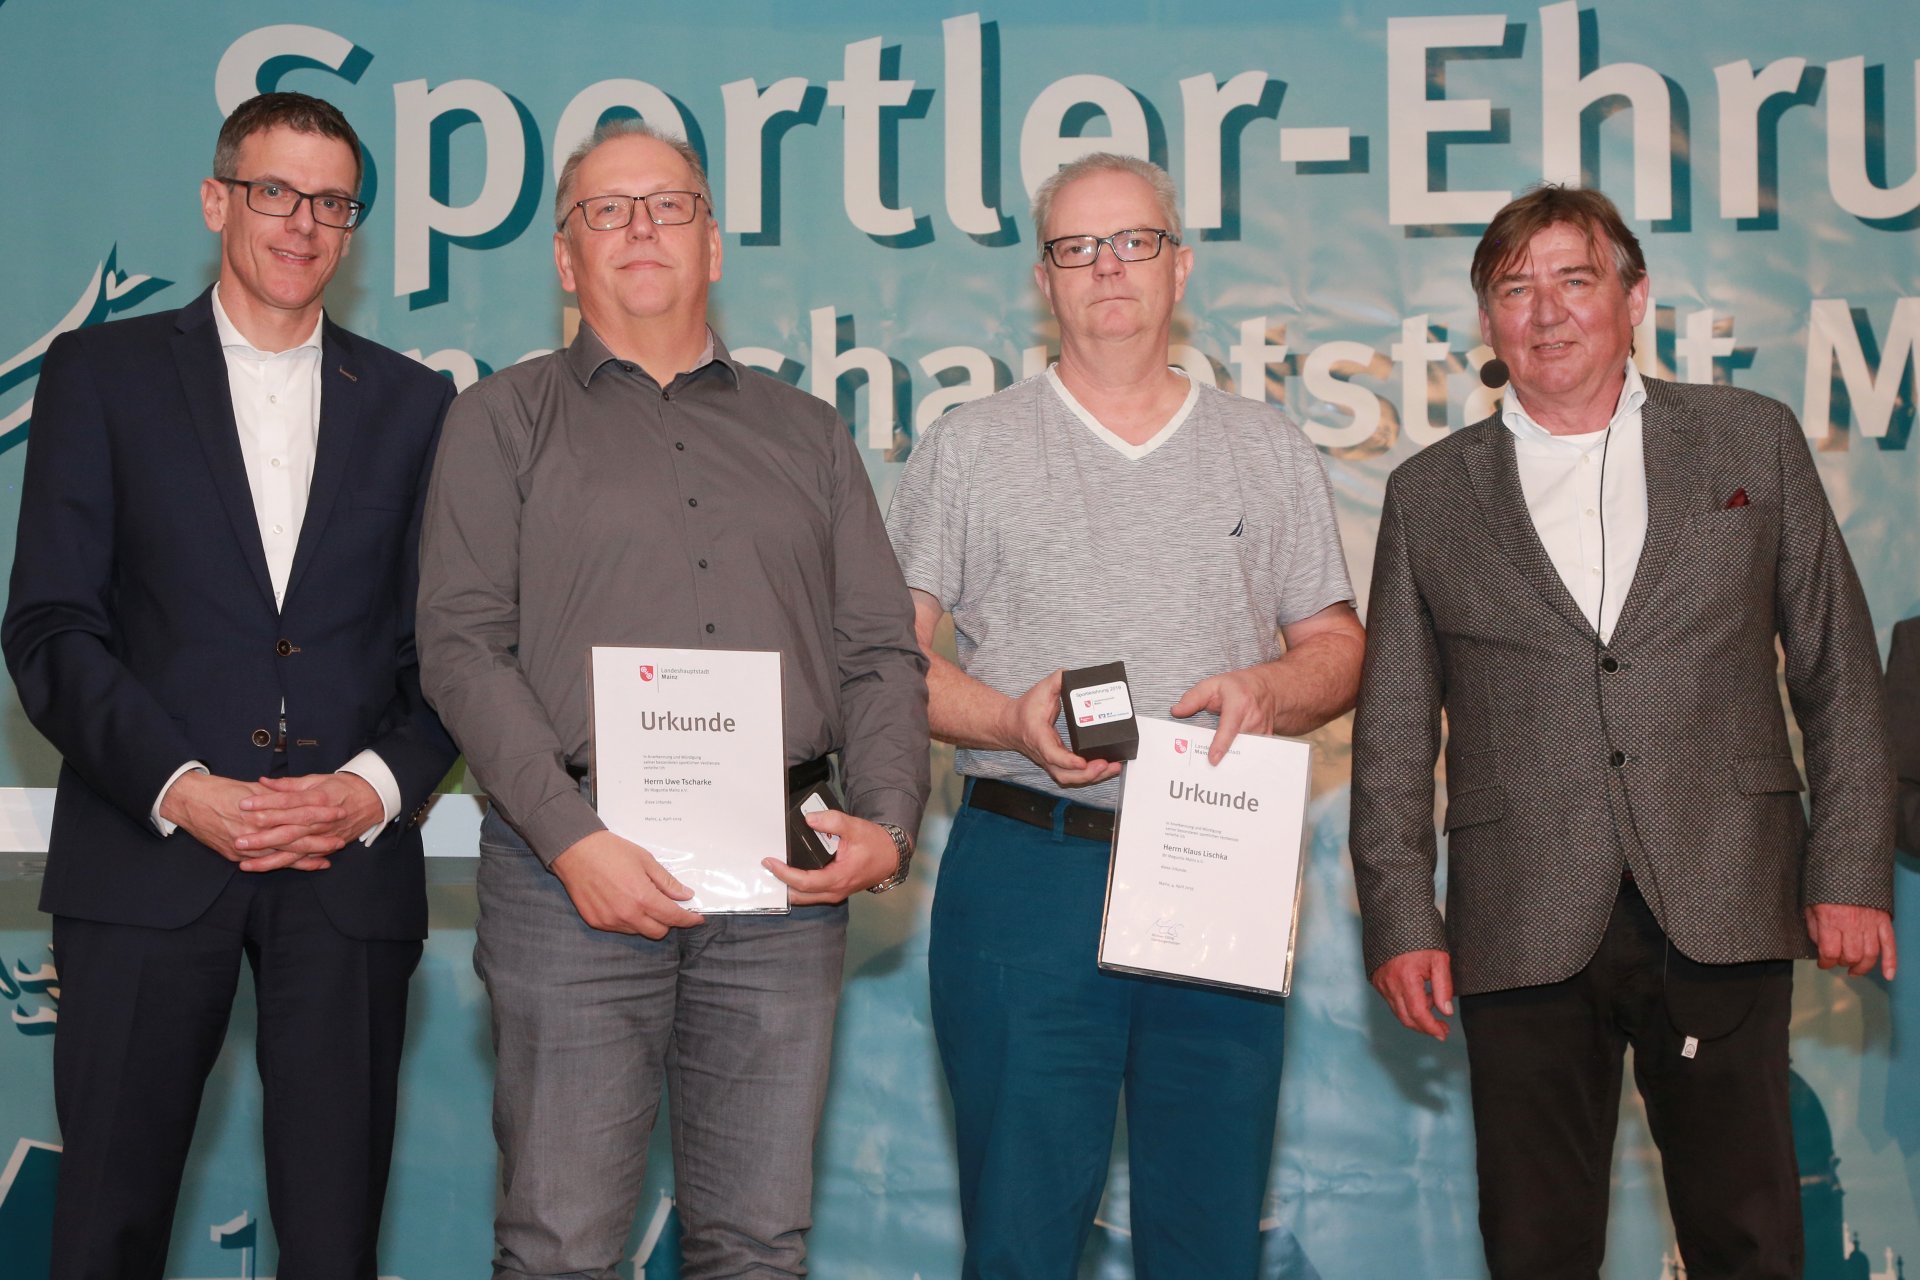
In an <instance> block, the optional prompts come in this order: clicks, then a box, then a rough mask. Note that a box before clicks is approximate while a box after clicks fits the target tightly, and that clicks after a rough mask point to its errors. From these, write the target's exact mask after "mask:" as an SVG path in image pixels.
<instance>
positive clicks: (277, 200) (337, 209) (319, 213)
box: [220, 178, 367, 231]
mask: <svg viewBox="0 0 1920 1280" xmlns="http://www.w3.org/2000/svg"><path fill="white" fill-rule="evenodd" d="M220 181H222V182H224V183H226V184H227V185H228V186H230V187H245V188H246V189H247V208H249V209H251V210H253V211H254V212H255V213H264V214H266V215H267V216H268V217H269V218H291V217H292V216H293V213H294V210H296V209H298V208H299V207H300V202H301V201H302V200H305V201H307V202H308V207H309V208H310V209H312V210H313V220H314V221H315V222H317V223H319V224H320V225H321V226H323V227H334V228H337V229H339V230H341V231H351V230H353V229H354V228H355V227H357V226H359V225H360V215H361V214H363V213H365V212H366V211H367V204H366V201H364V200H349V199H347V197H345V196H339V195H331V194H322V195H315V194H314V193H313V192H311V191H295V190H294V189H293V188H292V187H290V186H288V185H287V184H286V183H284V182H249V181H248V180H247V179H245V178H222V179H220Z"/></svg>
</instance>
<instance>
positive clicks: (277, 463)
mask: <svg viewBox="0 0 1920 1280" xmlns="http://www.w3.org/2000/svg"><path fill="white" fill-rule="evenodd" d="M272 461H273V465H274V466H276V467H277V466H279V465H280V459H278V458H275V459H273V460H272Z"/></svg>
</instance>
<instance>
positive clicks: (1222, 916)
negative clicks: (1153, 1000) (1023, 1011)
mask: <svg viewBox="0 0 1920 1280" xmlns="http://www.w3.org/2000/svg"><path fill="white" fill-rule="evenodd" d="M1212 744H1213V730H1211V729H1204V728H1200V727H1198V726H1195V725H1188V724H1177V723H1174V722H1172V721H1168V720H1156V719H1152V718H1150V717H1147V716H1141V717H1140V751H1139V754H1138V755H1136V756H1135V757H1134V759H1133V762H1132V763H1131V764H1129V765H1128V766H1127V772H1126V780H1125V782H1124V784H1123V790H1122V792H1121V797H1120V814H1119V822H1118V825H1117V827H1116V829H1115V831H1114V837H1113V858H1112V862H1111V864H1110V866H1109V868H1108V872H1107V911H1106V918H1105V921H1104V923H1103V924H1102V926H1101V930H1100V967H1101V968H1103V969H1117V970H1120V971H1123V972H1126V973H1144V974H1152V975H1154V976H1156V977H1163V978H1176V979H1180V980H1182V981H1187V982H1197V983H1204V984H1206V985H1209V986H1217V987H1232V988H1236V989H1238V990H1243V991H1260V992H1266V993H1269V994H1274V995H1285V994H1287V990H1288V988H1289V986H1290V985H1291V984H1292V981H1293V940H1294V934H1295V931H1296V929H1297V927H1298V925H1299V920H1300V881H1301V873H1302V871H1303V869H1304V867H1305V862H1306V858H1305V853H1306V832H1307V823H1306V817H1307V796H1308V789H1309V786H1310V784H1311V782H1312V773H1311V768H1312V762H1313V748H1312V747H1310V746H1309V745H1308V744H1306V743H1304V742H1300V741H1297V740H1296V739H1293V738H1269V737H1265V736H1262V735H1258V734H1249V733H1243V734H1241V735H1239V736H1238V737H1236V738H1235V739H1234V740H1233V746H1232V747H1230V748H1228V751H1227V755H1226V758H1225V759H1223V760H1221V761H1220V763H1219V764H1218V765H1211V764H1208V763H1207V749H1208V748H1209V747H1210V746H1212Z"/></svg>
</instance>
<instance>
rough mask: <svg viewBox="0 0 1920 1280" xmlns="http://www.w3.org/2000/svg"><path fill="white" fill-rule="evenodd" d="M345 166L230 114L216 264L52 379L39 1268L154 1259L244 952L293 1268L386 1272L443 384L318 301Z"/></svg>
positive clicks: (29, 699) (430, 771)
mask: <svg viewBox="0 0 1920 1280" xmlns="http://www.w3.org/2000/svg"><path fill="white" fill-rule="evenodd" d="M360 156H361V152H360V142H359V139H358V138H357V137H356V136H355V134H354V132H353V129H352V127H351V126H349V125H348V124H347V122H346V120H345V118H344V117H342V116H341V114H340V113H339V111H337V110H336V109H335V108H334V107H332V106H331V105H329V104H328V103H325V102H322V101H320V100H318V99H315V98H309V97H306V96H305V95H303V94H291V93H271V94H263V95H261V96H259V97H256V98H253V99H251V100H250V101H248V102H246V103H243V104H242V105H241V106H240V107H239V108H238V109H236V110H235V111H234V113H233V115H232V116H231V117H229V118H228V120H227V122H226V124H225V126H224V127H223V128H222V129H221V132H220V139H219V143H218V146H217V148H216V150H215V152H214V167H213V171H214V176H213V177H211V178H208V179H206V180H205V181H204V182H203V183H202V184H201V189H200V199H201V207H202V212H203V214H204V216H205V218H206V223H207V227H208V229H209V230H211V231H213V232H214V233H215V234H217V235H218V236H219V237H220V273H219V280H218V282H217V283H216V284H215V285H214V287H213V288H211V289H209V290H208V291H207V292H206V293H204V294H202V295H201V296H200V297H198V298H196V299H195V300H194V301H193V302H192V303H190V304H189V305H188V306H186V307H184V308H182V309H181V310H179V311H175V312H167V313H163V314H160V315H153V316H145V317H141V318H138V319H132V320H125V321H121V322H118V323H115V324H108V325H102V326H99V327H97V328H89V329H83V330H80V331H77V332H73V333H68V334H65V335H63V336H62V337H61V338H59V339H58V340H56V341H55V342H54V344H53V345H52V347H51V348H49V350H48V352H47V356H46V360H45V363H44V365H43V366H42V372H41V376H40V385H39V390H38V393H37V395H36V397H35V403H34V418H33V437H32V442H31V445H30V446H29V450H28V456H27V466H26V477H25V480H24V482H23V485H22V490H21V500H20V534H19V540H18V548H19V549H18V551H17V553H16V555H15V559H14V565H13V579H12V588H11V593H10V597H9V599H8V602H7V610H6V619H5V624H4V628H0V644H3V645H4V648H5V651H6V658H7V667H8V669H9V671H10V672H11V673H12V675H13V679H14V682H15V684H16V686H17V687H18V690H19V694H20V700H21V703H22V705H23V706H24V707H25V708H26V712H27V715H28V717H29V719H31V720H32V721H33V724H34V726H35V727H36V728H38V729H39V730H40V731H41V732H42V733H44V734H45V735H46V736H47V738H48V740H49V741H51V742H52V743H53V745H54V746H55V747H56V748H58V749H59V751H60V754H61V755H62V757H63V758H64V764H63V765H62V767H61V770H60V784H59V791H58V798H57V800H56V802H55V807H54V817H53V832H52V836H51V838H50V841H49V848H48V860H47V873H46V883H45V888H44V890H43V892H42V895H41V899H40V905H41V907H42V909H44V910H46V911H48V912H50V913H52V915H53V917H54V921H53V940H54V955H55V961H56V963H57V964H58V965H59V969H60V985H61V1007H60V1033H59V1037H58V1039H57V1041H56V1043H55V1050H54V1089H55V1098H56V1102H57V1106H58V1110H59V1118H60V1127H61V1132H62V1135H63V1139H64V1142H65V1151H64V1154H63V1156H62V1159H61V1168H60V1183H59V1193H58V1201H57V1205H56V1209H55V1214H54V1249H53V1255H54V1266H53V1274H54V1276H55V1277H56V1278H59V1280H77V1278H79V1277H114V1278H115V1280H131V1278H135V1277H155V1278H156V1280H157V1277H159V1276H160V1275H161V1272H162V1269H163V1268H164V1266H165V1264H166V1255H167V1243H168V1237H169V1234H170V1230H171V1226H172V1220H173V1213H174V1205H175V1201H176V1199H177V1198H178V1194H179V1187H180V1180H181V1170H182V1166H183V1165H184V1163H185V1160H186V1155H187V1149H188V1145H189V1143H190V1141H191V1139H192V1136H193V1127H194V1120H195V1117H196V1115H197V1113H198V1110H199V1105H200V1095H201V1090H202V1087H203V1085H204V1083H205V1080H206V1076H207V1073H208V1071H209V1070H210V1069H211V1067H212V1065H213V1062H214V1060H215V1059H216V1057H217V1056H218V1054H219V1051H220V1045H221V1041H222V1040H223V1039H224V1037H225V1033H226V1026H227V1018H228V1014H229V1011H230V1009H231V1006H232V1003H233V995H234V990H235V986H236V983H237V980H238V976H239V962H240V957H241V955H242V954H243V953H244V954H245V956H246V957H247V960H248V961H249V963H250V964H251V965H252V968H253V976H254V986H255V991H256V996H257V1004H258V1021H259V1038H258V1047H257V1056H258V1061H259V1069H260V1076H261V1082H262V1086H263V1091H264V1095H265V1125H264V1127H265V1141H266V1174H267V1179H266V1180H267V1197H268V1204H269V1208H270V1210H271V1213H272V1217H273V1223H274V1227H275V1231H276V1233H277V1235H278V1238H279V1243H280V1249H281V1256H280V1260H279V1267H278V1272H279V1275H280V1277H281V1280H307V1278H310V1277H356V1278H361V1277H364V1278H366V1280H371V1278H372V1277H373V1276H374V1275H375V1265H374V1250H375V1245H376V1242H377V1240H378V1236H379V1226H380V1212H381V1205H382V1202H383V1200H384V1198H385V1192H386V1178H387V1164H388V1157H389V1154H390V1152H391V1149H392V1143H393V1127H394V1098H395V1089H396V1080H397V1076H398V1069H399V1060H400V1043H401V1037H402V1032H403V1029H404V1026H405V1022H406V990H407V982H408V979H409V978H410V976H411V975H412V972H413V969H414V966H415V965H416V964H417V963H418V961H419V957H420V949H421V939H422V938H423V937H424V936H425V934H426V924H427V912H426V895H425V888H424V872H423V864H422V861H421V847H420V835H419V831H418V829H417V827H418V819H419V816H420V814H421V813H422V812H423V811H424V804H425V801H426V800H427V798H428V796H429V794H430V793H431V791H432V789H433V787H434V785H435V784H436V783H437V782H438V781H439V780H440V779H441V777H442V776H443V775H444V774H445V772H446V770H447V768H448V766H449V765H450V764H451V763H452V760H453V756H454V749H453V745H452V743H451V742H450V740H449V739H448V737H447V735H446V733H445V731H444V730H443V729H442V728H441V726H440V723H439V721H438V720H437V719H436V718H435V717H434V714H433V712H432V710H431V709H430V708H429V707H428V706H427V704H426V703H425V701H424V700H422V698H421V696H420V686H419V679H418V673H417V670H416V664H415V659H414V646H413V601H414V594H415V580H416V576H417V572H418V564H417V554H416V548H417V544H418V541H419V520H420V511H421V505H422V501H423V499H424V497H425V494H426V488H427V473H428V467H429V460H430V459H431V458H432V456H433V449H434V444H435V441H436V438H437V436H438V433H439V427H440V421H441V418H442V417H443V415H444V414H445V412H446V407H447V403H448V401H449V400H450V399H451V398H452V394H453V388H452V386H451V384H449V383H448V382H446V381H445V380H444V379H442V378H439V377H438V376H436V375H435V374H433V373H432V372H431V371H429V370H427V369H425V368H423V367H421V366H420V365H417V364H414V363H413V362H411V361H408V360H406V359H405V358H404V357H401V356H399V355H397V354H395V353H394V352H392V351H389V350H387V349H386V348H384V347H380V346H377V345H375V344H373V343H371V342H368V341H366V340H365V339H362V338H357V337H355V336H354V335H352V334H350V333H348V332H346V331H345V330H343V329H341V328H339V327H338V326H336V325H334V324H333V323H332V322H331V321H329V320H327V319H326V317H325V316H324V314H323V312H322V302H321V298H322V293H323V291H324V290H325V288H326V286H327V282H328V281H329V280H330V279H332V277H333V274H334V272H335V270H337V269H338V267H339V265H340V262H341V259H343V258H344V257H345V256H346V253H347V248H348V245H349V243H350V241H351V238H352V235H353V228H354V226H355V225H356V224H357V222H358V221H359V217H360V214H361V213H362V212H363V210H364V206H363V205H362V204H361V203H360V202H359V201H357V200H356V199H355V198H354V197H355V195H356V194H357V192H358V189H359V183H360V176H361V159H360Z"/></svg>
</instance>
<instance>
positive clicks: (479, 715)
mask: <svg viewBox="0 0 1920 1280" xmlns="http://www.w3.org/2000/svg"><path fill="white" fill-rule="evenodd" d="M418 643H419V649H420V676H421V684H422V686H423V687H424V688H425V690H426V694H427V697H428V699H429V700H430V701H431V702H432V703H433V705H434V707H435V708H436V709H437V710H438V711H439V712H440V716H441V718H442V719H443V720H444V721H445V722H446V725H447V728H448V729H449V730H451V731H452V733H453V736H454V738H455V740H456V741H458V742H459V744H460V747H461V750H463V751H464V752H465V753H466V757H467V763H468V764H469V766H470V767H471V768H472V770H473V773H474V776H475V777H476V778H478V779H479V781H480V784H481V785H482V786H483V787H485V788H486V790H487V792H488V794H489V795H490V796H492V798H493V800H494V802H495V803H497V804H498V805H499V806H500V807H501V809H502V811H503V812H504V814H505V815H506V817H507V819H508V821H510V822H511V823H512V824H513V826H514V828H515V830H517V831H519V832H520V834H521V835H522V836H523V837H525V839H526V840H527V843H528V844H530V845H531V846H532V847H533V849H534V852H535V853H537V854H538V855H539V856H540V858H541V859H542V860H543V861H546V862H552V861H553V859H554V858H556V857H558V856H559V855H560V853H561V852H562V851H564V850H565V849H566V848H567V847H568V846H569V845H571V844H573V843H574V842H575V841H577V840H579V839H581V838H583V837H585V836H587V835H590V834H592V833H593V832H595V831H598V830H600V829H602V827H603V825H604V824H602V823H601V821H600V819H599V816H598V815H597V814H595V813H594V811H593V809H592V808H591V806H589V804H588V803H587V801H586V800H585V799H584V798H583V797H582V796H581V794H580V790H579V787H578V785H577V784H576V783H575V782H574V780H573V779H572V778H571V777H569V776H568V773H567V767H568V766H569V765H574V766H580V765H585V764H587V763H588V762H589V758H590V756H591V752H592V744H591V733H590V718H589V699H588V693H587V654H588V649H589V648H590V647H591V646H593V645H597V644H604V645H636V644H646V645H665V646H674V647H679V648H689V649H698V648H708V649H778V650H779V651H780V652H781V654H782V655H783V658H784V661H783V672H784V683H785V711H786V759H787V763H788V764H789V765H792V764H797V763H800V762H802V761H805V760H809V759H812V758H813V757H816V756H822V755H826V754H827V753H829V752H831V751H836V750H837V751H841V752H842V758H841V763H842V766H843V769H842V772H843V774H844V781H845V784H846V792H847V806H848V808H849V809H850V810H852V811H853V812H854V813H856V814H858V815H859V816H861V817H864V818H868V819H871V820H873V821H879V822H891V823H895V824H897V825H899V826H901V827H903V828H905V829H906V830H908V831H909V832H911V831H913V830H914V829H915V828H916V827H917V826H918V824H919V821H920V813H921V808H922V806H924V804H925V803H926V799H927V790H928V769H927V687H926V669H927V664H926V658H925V656H924V655H923V654H922V653H921V652H920V646H919V644H918V643H917V642H916V641H915V639H914V632H913V605H912V601H911V599H910V598H909V596H908V595H907V589H906V585H905V583H904V582H903V581H902V580H901V577H900V569H899V566H898V565H897V564H896V563H895V562H894V558H893V551H892V549H891V548H890V547H889V545H888V542H887V535H886V530H885V527H884V526H883V525H882V523H881V520H880V511H879V508H878V506H877V504H876V503H875V502H874V497H873V489H872V487H871V486H870V485H869V484H868V482H867V476H866V471H865V469H864V468H863V467H862V465H861V462H860V455H859V452H858V450H857V449H856V448H855V447H854V444H853V440H852V438H851V436H850V435H849V433H848V431H847V427H846V424H845V423H844V422H842V421H841V420H840V416H839V415H838V414H837V413H835V412H834V410H833V408H832V406H830V405H828V404H826V403H825V402H823V401H821V400H818V399H816V398H814V397H812V396H809V395H807V394H805V393H803V392H801V391H798V390H796V389H794V388H792V387H790V386H788V385H787V384H786V383H784V382H781V381H779V380H777V379H775V378H770V377H768V376H767V375H765V374H763V373H760V372H757V371H755V370H753V369H750V368H747V367H745V366H742V365H739V364H736V363H735V362H734V361H733V360H732V359H731V358H730V357H729V356H728V355H727V352H726V349H725V348H724V347H723V346H720V345H719V344H718V341H717V340H716V341H715V345H714V349H713V359H712V360H710V361H708V362H706V363H704V364H702V365H701V366H700V367H699V368H697V369H695V370H693V371H692V372H690V373H683V374H681V375H679V376H678V377H676V378H674V379H673V381H672V382H671V383H670V384H668V386H667V387H666V388H665V389H664V390H663V389H662V388H661V387H660V385H659V384H658V383H656V382H655V381H654V380H653V379H652V378H651V377H649V376H648V375H647V374H646V372H645V371H644V370H642V369H641V368H640V366H639V365H637V364H631V363H628V362H625V361H622V360H620V359H619V358H617V357H616V356H614V355H613V354H612V352H610V351H608V350H607V347H606V345H605V344H604V343H603V342H601V340H600V339H599V337H598V336H596V335H595V334H594V332H593V331H592V329H591V328H589V327H588V326H587V325H585V324H582V325H581V326H580V332H579V334H578V336H577V337H576V338H575V339H574V341H573V343H572V345H570V346H569V347H567V348H566V349H565V350H564V351H557V352H554V353H553V354H552V355H549V356H545V357H542V358H540V359H537V360H530V361H528V362H526V363H524V364H518V365H515V366H513V367H512V368H509V369H505V370H503V371H501V372H500V373H497V374H495V375H493V376H492V377H490V378H486V379H484V380H482V381H481V382H479V383H477V384H476V385H474V386H473V387H471V388H469V389H468V390H467V391H466V392H465V393H463V394H462V395H461V396H460V397H459V398H458V399H457V400H455V401H454V404H453V408H452V409H451V410H449V412H448V414H447V422H446V427H445V428H444V430H443V431H442V433H441V437H440V454H439V460H438V462H437V463H436V465H435V468H434V474H433V483H432V487H431V489H430V491H429V492H428V495H427V511H426V519H425V524H424V530H423V535H422V540H421V548H420V611H419V620H418Z"/></svg>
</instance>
